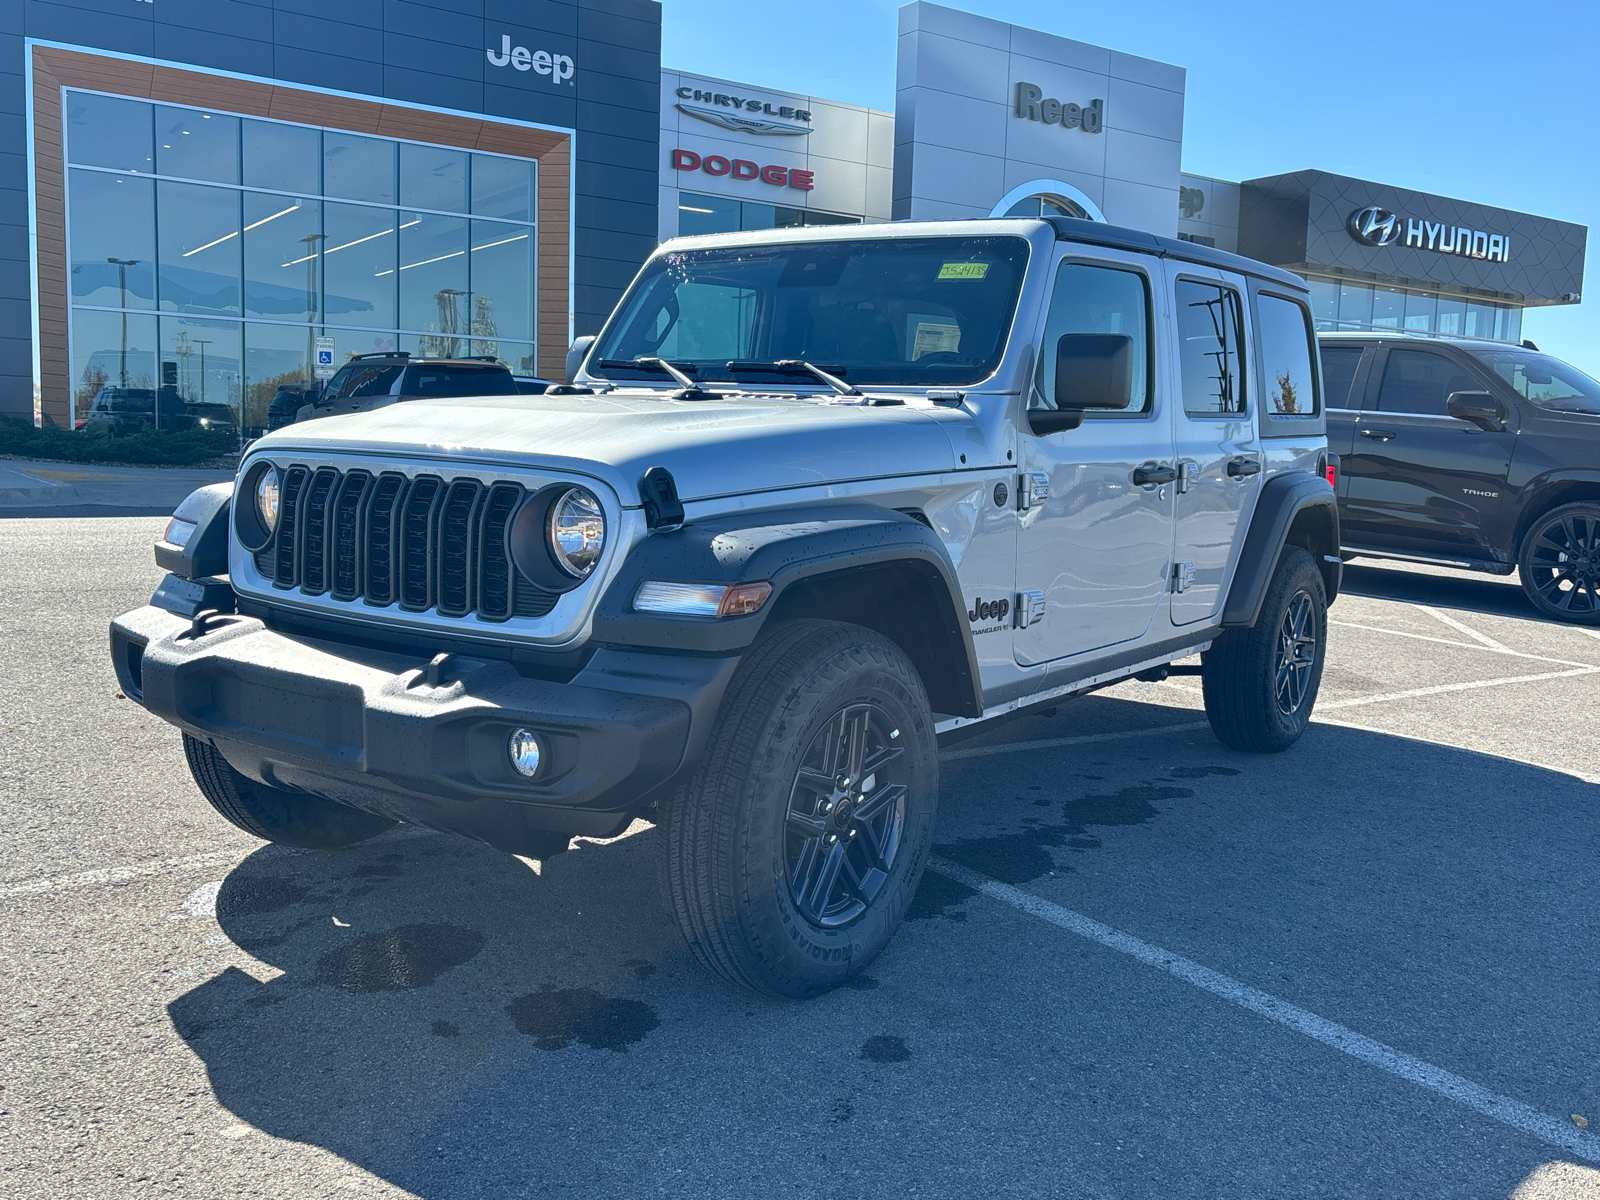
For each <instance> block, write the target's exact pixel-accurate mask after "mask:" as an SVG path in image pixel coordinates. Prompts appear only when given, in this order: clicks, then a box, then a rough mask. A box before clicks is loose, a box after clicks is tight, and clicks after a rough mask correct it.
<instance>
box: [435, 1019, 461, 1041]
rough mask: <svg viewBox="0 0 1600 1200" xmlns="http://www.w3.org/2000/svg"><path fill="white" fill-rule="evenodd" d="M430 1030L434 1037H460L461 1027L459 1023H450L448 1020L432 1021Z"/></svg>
mask: <svg viewBox="0 0 1600 1200" xmlns="http://www.w3.org/2000/svg"><path fill="white" fill-rule="evenodd" d="M432 1032H433V1036H434V1037H442V1038H453V1037H460V1036H461V1027H460V1026H459V1025H452V1024H451V1023H450V1022H449V1021H435V1022H434V1023H433V1029H432Z"/></svg>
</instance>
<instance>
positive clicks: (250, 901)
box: [217, 875, 311, 921]
mask: <svg viewBox="0 0 1600 1200" xmlns="http://www.w3.org/2000/svg"><path fill="white" fill-rule="evenodd" d="M310 894H311V889H310V888H308V887H305V886H303V885H301V884H298V883H295V882H293V881H292V880H289V879H278V878H276V877H274V876H271V875H261V876H257V877H255V878H253V879H252V878H244V879H241V878H239V877H238V876H237V875H233V876H230V877H229V878H228V879H227V880H226V881H225V882H224V883H223V885H222V887H221V889H220V890H219V891H218V892H217V919H218V920H219V921H225V920H227V919H229V918H232V917H254V916H259V915H260V914H262V913H271V912H281V911H282V910H283V909H286V908H288V907H290V906H291V905H294V904H299V903H300V902H301V901H302V900H304V899H305V898H306V897H307V896H309V895H310Z"/></svg>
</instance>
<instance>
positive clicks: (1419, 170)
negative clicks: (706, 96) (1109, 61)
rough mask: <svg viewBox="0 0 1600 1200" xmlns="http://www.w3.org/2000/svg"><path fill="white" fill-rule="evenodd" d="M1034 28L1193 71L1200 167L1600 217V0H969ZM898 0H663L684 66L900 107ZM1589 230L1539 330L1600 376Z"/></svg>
mask: <svg viewBox="0 0 1600 1200" xmlns="http://www.w3.org/2000/svg"><path fill="white" fill-rule="evenodd" d="M951 7H955V8H964V9H966V10H968V11H970V12H977V13H982V14H983V15H985V16H990V17H995V18H998V19H1000V20H1004V21H1011V22H1014V23H1016V24H1018V25H1027V26H1031V27H1032V28H1035V29H1043V30H1046V31H1048V32H1050V33H1056V34H1061V35H1063V36H1065V37H1072V38H1077V39H1079V40H1080V41H1085V42H1092V43H1094V44H1096V45H1100V46H1110V47H1113V48H1115V49H1118V50H1124V51H1127V52H1128V53H1130V54H1139V55H1143V56H1145V57H1147V58H1155V59H1160V60H1162V61H1164V62H1169V63H1176V64H1177V65H1179V66H1182V67H1185V68H1187V70H1188V73H1189V83H1188V96H1187V102H1186V110H1185V114H1184V145H1183V166H1184V170H1186V171H1192V172H1194V173H1196V174H1201V175H1214V176H1217V177H1219V178H1223V179H1250V178H1254V177H1257V176H1261V175H1275V174H1279V173H1282V172H1285V171H1296V170H1302V169H1304V168H1307V167H1316V168H1320V169H1322V170H1327V171H1333V172H1336V173H1338V174H1341V175H1354V176H1358V177H1361V178H1364V179H1375V180H1378V181H1381V182H1383V183H1392V184H1396V185H1398V186H1402V187H1408V188H1415V189H1417V190H1418V191H1425V192H1435V193H1439V194H1442V195H1447V196H1459V197H1461V198H1462V199H1466V200H1474V201H1478V202H1479V203H1483V204H1492V205H1496V206H1499V207H1503V208H1513V209H1518V210H1521V211H1524V212H1531V213H1538V214H1540V215H1541V216H1547V217H1558V218H1560V219H1561V220H1564V221H1575V222H1577V223H1579V224H1582V225H1587V226H1589V227H1590V228H1591V230H1594V229H1595V228H1596V227H1600V61H1597V60H1600V4H1597V3H1595V2H1594V0H1589V2H1587V3H1575V2H1570V0H1562V2H1557V0H1524V2H1523V3H1519V4H1508V3H1505V0H1500V2H1498V3H1484V2H1482V0H1454V2H1452V3H1449V4H1442V3H1415V2H1410V3H1408V2H1406V0H1399V2H1398V3H1394V2H1391V3H1387V4H1383V3H1373V4H1352V3H1349V0H1344V2H1342V3H1337V4H1334V3H1323V4H1306V3H1303V2H1299V3H1297V2H1296V0H1275V2H1271V3H1267V2H1261V0H1246V2H1240V3H1227V2H1226V0H1211V2H1210V3H1195V2H1193V0H1189V2H1186V3H1178V2H1176V0H1131V2H1122V3H1116V2H1111V3H1105V2H1102V3H1098V4H1062V5H1052V4H1043V3H1039V2H1038V0H1030V2H1024V0H970V2H968V3H958V2H954V0H952V3H951ZM898 8H899V5H898V4H897V3H893V2H892V0H805V2H804V3H775V2H774V0H756V2H755V3H754V4H751V3H738V2H736V0H665V2H664V5H663V9H664V12H663V33H662V62H663V64H664V65H666V66H669V67H677V68H681V69H683V70H689V71H697V72H701V73H704V74H708V75H718V76H722V77H724V78H726V79H729V80H733V81H736V82H744V83H752V84H764V85H766V86H769V87H773V88H779V89H783V90H788V91H796V92H805V93H809V94H810V95H814V96H823V97H827V98H828V99H833V100H844V101H848V102H851V103H854V104H865V105H870V106H872V107H874V108H881V109H888V110H892V109H893V108H894V66H895V36H896V27H897V18H896V12H897V10H898ZM1597 254H1600V247H1597V246H1596V244H1595V241H1594V239H1593V238H1591V242H1590V254H1589V260H1590V261H1589V266H1588V270H1587V277H1588V278H1587V279H1586V286H1585V288H1584V293H1585V295H1586V296H1588V295H1591V294H1592V298H1591V299H1589V300H1588V301H1587V302H1586V303H1584V304H1581V305H1573V306H1567V307H1560V308H1543V309H1530V310H1529V311H1528V313H1527V315H1526V318H1525V320H1524V323H1523V336H1524V337H1529V338H1532V339H1533V340H1535V341H1536V342H1538V344H1539V346H1540V348H1541V349H1545V350H1549V351H1551V352H1552V353H1554V354H1557V355H1560V356H1561V357H1562V358H1565V359H1568V360H1569V361H1571V362H1573V363H1575V364H1577V365H1578V366H1580V367H1582V368H1583V369H1584V370H1586V371H1588V372H1589V373H1590V374H1591V375H1596V376H1600V285H1597V286H1596V287H1595V290H1594V291H1593V292H1592V293H1591V291H1590V286H1589V280H1594V279H1596V278H1597V276H1596V267H1595V265H1594V259H1595V257H1596V255H1597Z"/></svg>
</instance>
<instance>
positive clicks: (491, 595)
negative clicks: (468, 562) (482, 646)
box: [478, 483, 522, 621]
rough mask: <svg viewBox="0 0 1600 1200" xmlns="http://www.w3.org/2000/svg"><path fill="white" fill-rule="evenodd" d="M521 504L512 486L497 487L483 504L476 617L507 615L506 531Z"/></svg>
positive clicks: (517, 490)
mask: <svg viewBox="0 0 1600 1200" xmlns="http://www.w3.org/2000/svg"><path fill="white" fill-rule="evenodd" d="M521 503H522V489H521V488H520V487H518V486H517V485H516V484H514V483H497V484H495V485H494V486H493V487H491V488H490V489H489V497H488V499H487V500H486V501H484V505H483V516H482V517H481V518H480V521H479V525H480V528H481V530H482V534H481V536H480V537H479V539H478V616H480V617H482V618H483V619H484V620H485V621H504V620H505V619H506V618H507V617H509V616H510V615H511V576H512V575H513V574H514V572H513V570H512V567H511V553H510V551H509V549H507V546H506V530H507V529H508V528H509V527H510V525H511V518H512V517H514V516H516V513H517V507H518V506H519V505H520V504H521Z"/></svg>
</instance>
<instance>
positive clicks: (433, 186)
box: [400, 142, 467, 212]
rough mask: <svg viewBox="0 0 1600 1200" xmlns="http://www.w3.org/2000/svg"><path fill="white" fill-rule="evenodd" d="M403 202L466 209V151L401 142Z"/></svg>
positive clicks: (423, 206) (458, 209) (427, 206)
mask: <svg viewBox="0 0 1600 1200" xmlns="http://www.w3.org/2000/svg"><path fill="white" fill-rule="evenodd" d="M400 203H401V204H407V205H411V206H412V207H414V208H432V209H438V210H440V211H441V212H466V211H467V152H466V151H465V150H446V149H444V148H443V147H442V146H418V145H415V144H413V143H411V142H402V143H400Z"/></svg>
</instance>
